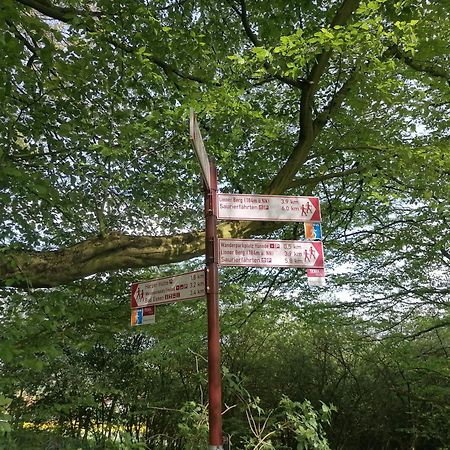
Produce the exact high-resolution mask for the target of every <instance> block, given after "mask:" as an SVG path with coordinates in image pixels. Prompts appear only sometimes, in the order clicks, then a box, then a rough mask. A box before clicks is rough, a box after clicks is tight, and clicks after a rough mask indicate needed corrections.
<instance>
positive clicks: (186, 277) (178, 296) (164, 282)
mask: <svg viewBox="0 0 450 450" xmlns="http://www.w3.org/2000/svg"><path fill="white" fill-rule="evenodd" d="M205 295H206V288H205V271H204V270H198V271H196V272H188V273H183V274H181V275H175V276H173V277H165V278H159V279H157V280H152V281H144V282H141V283H133V284H132V285H131V307H132V308H139V307H142V306H147V305H161V304H164V303H173V302H179V301H182V300H188V299H191V298H199V297H204V296H205Z"/></svg>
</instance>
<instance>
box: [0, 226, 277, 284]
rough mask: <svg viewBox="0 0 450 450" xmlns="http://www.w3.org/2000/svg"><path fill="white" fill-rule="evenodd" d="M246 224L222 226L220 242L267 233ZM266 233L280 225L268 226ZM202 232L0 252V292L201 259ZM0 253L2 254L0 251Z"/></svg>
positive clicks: (103, 239)
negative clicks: (109, 272) (57, 248)
mask: <svg viewBox="0 0 450 450" xmlns="http://www.w3.org/2000/svg"><path fill="white" fill-rule="evenodd" d="M253 224H254V222H253V223H249V222H224V223H221V224H220V226H219V227H218V234H219V237H224V238H229V237H249V236H250V235H251V234H256V233H258V232H260V233H263V232H265V231H266V226H267V224H265V223H263V222H260V223H259V224H258V225H259V226H258V225H257V226H256V227H255V226H253ZM269 226H270V229H273V228H274V227H280V226H282V224H280V223H278V222H273V223H270V224H269ZM204 240H205V235H204V233H203V232H197V231H193V232H190V233H184V234H179V235H174V236H131V235H127V234H122V233H111V234H108V235H105V236H104V237H95V238H92V239H87V240H85V241H83V242H80V243H78V244H75V245H74V246H72V247H69V248H66V249H63V250H57V251H41V252H38V251H25V250H23V251H21V250H3V251H0V286H12V287H21V288H27V287H32V288H41V287H52V286H58V285H61V284H66V283H70V282H72V281H74V280H77V279H80V278H83V277H86V276H89V275H92V274H95V273H101V272H108V271H113V270H120V269H127V268H142V267H149V266H156V265H161V264H169V263H176V262H181V261H186V260H188V259H192V258H195V257H197V256H201V255H203V254H204V248H205V245H204ZM0 250H1V249H0Z"/></svg>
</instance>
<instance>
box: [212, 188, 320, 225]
mask: <svg viewBox="0 0 450 450" xmlns="http://www.w3.org/2000/svg"><path fill="white" fill-rule="evenodd" d="M217 197H218V201H217V216H218V218H219V219H224V220H270V221H279V222H320V205H319V198H318V197H299V196H283V195H257V194H218V196H217Z"/></svg>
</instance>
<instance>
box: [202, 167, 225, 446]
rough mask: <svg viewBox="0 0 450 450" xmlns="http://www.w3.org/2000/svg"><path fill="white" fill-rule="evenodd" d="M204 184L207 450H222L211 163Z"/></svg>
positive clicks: (214, 191)
mask: <svg viewBox="0 0 450 450" xmlns="http://www.w3.org/2000/svg"><path fill="white" fill-rule="evenodd" d="M209 163H210V180H209V181H210V186H209V188H208V186H207V185H206V183H205V218H206V242H205V244H206V300H207V305H208V386H209V450H222V448H223V447H222V378H221V372H220V327H219V269H218V239H217V168H216V165H215V164H214V163H213V162H212V161H210V162H209Z"/></svg>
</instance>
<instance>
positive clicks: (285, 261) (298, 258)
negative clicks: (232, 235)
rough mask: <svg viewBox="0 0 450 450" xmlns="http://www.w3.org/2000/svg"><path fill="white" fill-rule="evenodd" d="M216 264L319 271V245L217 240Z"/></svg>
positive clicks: (291, 242) (271, 241)
mask: <svg viewBox="0 0 450 450" xmlns="http://www.w3.org/2000/svg"><path fill="white" fill-rule="evenodd" d="M219 264H220V265H222V266H251V267H304V268H309V267H323V247H322V242H305V241H282V240H253V239H219Z"/></svg>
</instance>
